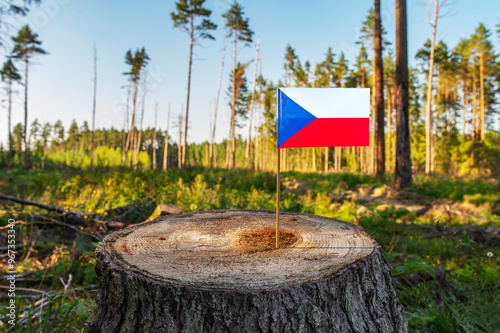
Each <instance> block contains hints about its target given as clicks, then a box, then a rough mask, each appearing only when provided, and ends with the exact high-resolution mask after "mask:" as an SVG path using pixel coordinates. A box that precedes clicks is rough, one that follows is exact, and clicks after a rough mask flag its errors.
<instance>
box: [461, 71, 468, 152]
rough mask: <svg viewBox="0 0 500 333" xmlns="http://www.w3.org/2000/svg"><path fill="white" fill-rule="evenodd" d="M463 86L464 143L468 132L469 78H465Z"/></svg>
mask: <svg viewBox="0 0 500 333" xmlns="http://www.w3.org/2000/svg"><path fill="white" fill-rule="evenodd" d="M462 84H463V86H462V92H463V101H462V105H463V123H462V141H463V142H465V140H466V130H467V127H466V125H467V107H468V106H469V96H468V93H467V76H466V75H464V76H463V83H462Z"/></svg>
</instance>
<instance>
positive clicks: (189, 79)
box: [181, 17, 194, 166]
mask: <svg viewBox="0 0 500 333" xmlns="http://www.w3.org/2000/svg"><path fill="white" fill-rule="evenodd" d="M193 20H194V18H193V17H191V22H190V24H191V27H190V29H191V30H190V39H189V69H188V84H187V85H188V88H187V97H186V115H185V116H184V146H183V149H182V158H181V166H185V165H186V149H187V131H188V121H189V117H188V116H189V94H190V92H191V67H192V64H193V44H194V25H193Z"/></svg>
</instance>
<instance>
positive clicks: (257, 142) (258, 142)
mask: <svg viewBox="0 0 500 333" xmlns="http://www.w3.org/2000/svg"><path fill="white" fill-rule="evenodd" d="M261 79H262V64H261V66H260V76H259V96H258V97H257V104H258V115H257V137H256V138H255V166H254V168H255V170H261V169H262V165H261V161H262V152H261V149H262V148H261V135H260V134H259V132H258V129H260V127H261V125H262V109H261V108H262V99H261V96H262V80H261Z"/></svg>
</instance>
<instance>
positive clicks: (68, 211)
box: [0, 193, 74, 214]
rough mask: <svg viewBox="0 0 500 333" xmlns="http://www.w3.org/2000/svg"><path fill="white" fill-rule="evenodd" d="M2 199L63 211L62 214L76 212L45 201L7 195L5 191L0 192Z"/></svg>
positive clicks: (52, 210) (53, 210) (58, 211)
mask: <svg viewBox="0 0 500 333" xmlns="http://www.w3.org/2000/svg"><path fill="white" fill-rule="evenodd" d="M0 199H3V200H9V201H13V202H17V203H20V204H23V205H28V206H35V207H38V208H43V209H46V210H49V211H51V212H56V213H62V214H74V213H73V212H72V211H70V210H68V209H65V208H63V207H58V206H52V205H48V204H44V203H41V202H36V201H32V200H25V199H21V198H17V197H13V196H11V195H7V194H3V193H0Z"/></svg>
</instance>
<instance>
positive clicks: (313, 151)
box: [312, 147, 316, 172]
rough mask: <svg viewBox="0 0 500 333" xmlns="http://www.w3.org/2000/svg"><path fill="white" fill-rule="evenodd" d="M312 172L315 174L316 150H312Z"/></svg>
mask: <svg viewBox="0 0 500 333" xmlns="http://www.w3.org/2000/svg"><path fill="white" fill-rule="evenodd" d="M312 170H313V172H316V148H315V147H313V148H312Z"/></svg>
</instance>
